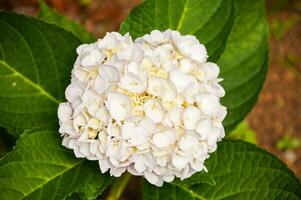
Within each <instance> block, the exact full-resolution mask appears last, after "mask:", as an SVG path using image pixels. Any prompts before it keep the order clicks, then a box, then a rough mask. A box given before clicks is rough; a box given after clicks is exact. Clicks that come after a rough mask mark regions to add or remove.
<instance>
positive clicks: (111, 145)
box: [58, 30, 227, 186]
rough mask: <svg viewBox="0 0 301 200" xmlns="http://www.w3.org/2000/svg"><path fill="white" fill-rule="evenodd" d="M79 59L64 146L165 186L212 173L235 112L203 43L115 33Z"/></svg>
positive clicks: (115, 172) (62, 116)
mask: <svg viewBox="0 0 301 200" xmlns="http://www.w3.org/2000/svg"><path fill="white" fill-rule="evenodd" d="M77 54H78V58H77V60H76V62H75V64H74V68H73V70H72V79H71V84H70V85H69V86H68V87H67V89H66V92H65V95H66V99H67V102H65V103H61V104H60V106H59V109H58V117H59V122H60V129H59V132H60V133H61V135H62V136H63V145H64V146H66V147H68V148H70V149H73V150H74V153H75V155H76V157H79V158H87V159H89V160H97V161H98V162H99V166H100V170H101V172H102V173H105V172H107V171H109V172H110V174H111V175H112V176H116V177H118V176H120V175H121V174H122V173H124V172H125V171H128V172H130V173H132V174H133V175H137V176H144V177H145V178H146V179H147V180H148V181H149V182H150V183H152V184H155V185H157V186H162V184H163V182H171V181H173V180H174V178H175V177H178V178H180V179H185V178H187V177H190V176H191V175H192V174H194V173H196V172H199V171H202V170H205V171H206V170H207V169H206V167H205V166H204V162H205V160H206V159H207V158H209V153H212V152H214V151H215V150H216V148H217V142H218V141H220V140H221V139H222V138H223V137H224V135H225V133H224V128H223V125H222V121H223V119H224V118H225V116H226V113H227V112H226V108H225V107H224V106H222V105H221V104H220V98H221V97H223V96H224V95H225V91H224V90H223V88H222V87H221V86H220V85H219V82H220V81H221V80H222V79H220V78H218V75H219V67H218V66H217V65H216V64H214V63H211V62H207V61H206V60H207V51H206V48H205V46H204V45H202V44H200V42H199V41H198V40H197V39H196V37H194V36H191V35H186V36H182V35H181V34H180V33H179V32H177V31H171V30H167V31H164V32H160V31H158V30H154V31H152V32H151V33H150V34H146V35H144V36H143V37H140V38H137V39H136V40H135V41H133V40H132V38H131V37H130V35H129V34H126V35H124V36H122V35H120V34H119V33H116V32H112V33H107V34H106V36H105V37H104V38H103V39H99V40H98V41H97V42H95V43H92V44H83V45H80V46H79V47H78V48H77Z"/></svg>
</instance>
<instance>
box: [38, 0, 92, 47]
mask: <svg viewBox="0 0 301 200" xmlns="http://www.w3.org/2000/svg"><path fill="white" fill-rule="evenodd" d="M39 6H40V12H39V14H38V18H39V19H41V20H43V21H45V22H47V23H50V24H54V25H56V26H58V27H60V28H63V29H65V30H67V31H70V32H71V33H73V35H75V36H76V37H77V38H78V39H79V40H80V41H82V42H83V43H91V42H94V41H95V37H94V36H93V35H92V34H91V33H89V32H88V31H86V30H85V28H84V27H82V26H81V25H80V24H79V23H77V22H75V21H72V20H70V19H69V18H68V17H66V16H64V15H62V14H60V13H59V12H58V11H56V10H54V9H51V8H49V7H48V6H47V4H46V3H45V2H44V1H43V0H39Z"/></svg>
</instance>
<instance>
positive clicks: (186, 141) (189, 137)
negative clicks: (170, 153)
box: [179, 132, 198, 151]
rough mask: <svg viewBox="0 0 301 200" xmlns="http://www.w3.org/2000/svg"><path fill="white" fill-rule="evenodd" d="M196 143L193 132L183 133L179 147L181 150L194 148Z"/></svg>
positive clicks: (196, 139)
mask: <svg viewBox="0 0 301 200" xmlns="http://www.w3.org/2000/svg"><path fill="white" fill-rule="evenodd" d="M197 144H198V138H197V136H196V135H195V134H193V133H189V132H187V133H185V134H184V135H183V137H182V138H181V140H180V142H179V147H180V149H181V150H183V151H189V150H192V149H193V148H196V147H197Z"/></svg>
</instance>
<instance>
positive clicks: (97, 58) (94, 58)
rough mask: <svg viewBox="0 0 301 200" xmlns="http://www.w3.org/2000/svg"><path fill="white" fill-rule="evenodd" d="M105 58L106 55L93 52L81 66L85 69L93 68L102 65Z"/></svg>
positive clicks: (84, 59)
mask: <svg viewBox="0 0 301 200" xmlns="http://www.w3.org/2000/svg"><path fill="white" fill-rule="evenodd" d="M104 58H105V56H104V54H102V53H101V52H100V51H98V50H93V51H92V52H91V53H90V54H89V55H87V56H85V57H84V58H83V59H82V61H81V65H82V66H84V67H93V66H96V65H99V64H101V62H102V61H103V60H104Z"/></svg>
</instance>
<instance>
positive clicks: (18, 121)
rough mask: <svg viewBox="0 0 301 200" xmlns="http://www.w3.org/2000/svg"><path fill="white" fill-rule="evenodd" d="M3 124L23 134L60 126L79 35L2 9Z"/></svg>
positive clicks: (0, 81) (0, 109)
mask: <svg viewBox="0 0 301 200" xmlns="http://www.w3.org/2000/svg"><path fill="white" fill-rule="evenodd" d="M0 30H1V31H0V91H1V92H0V105H1V106H0V115H1V118H0V126H2V127H4V128H6V129H7V130H8V132H9V133H11V134H13V135H14V136H16V137H17V136H18V135H19V134H20V133H22V132H23V131H24V130H26V129H31V128H33V127H56V128H57V114H56V112H57V106H58V104H59V103H60V102H61V101H63V100H64V91H65V88H66V86H67V85H68V84H69V82H70V71H71V69H72V66H73V63H74V62H75V59H76V52H75V49H76V47H77V46H78V45H79V44H80V41H79V40H78V39H77V38H75V37H74V36H73V35H72V34H71V33H69V32H67V31H65V30H63V29H60V28H58V27H56V26H54V25H50V24H47V23H44V22H41V21H39V20H36V19H34V18H30V17H25V16H23V15H17V14H14V13H6V12H1V13H0Z"/></svg>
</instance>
